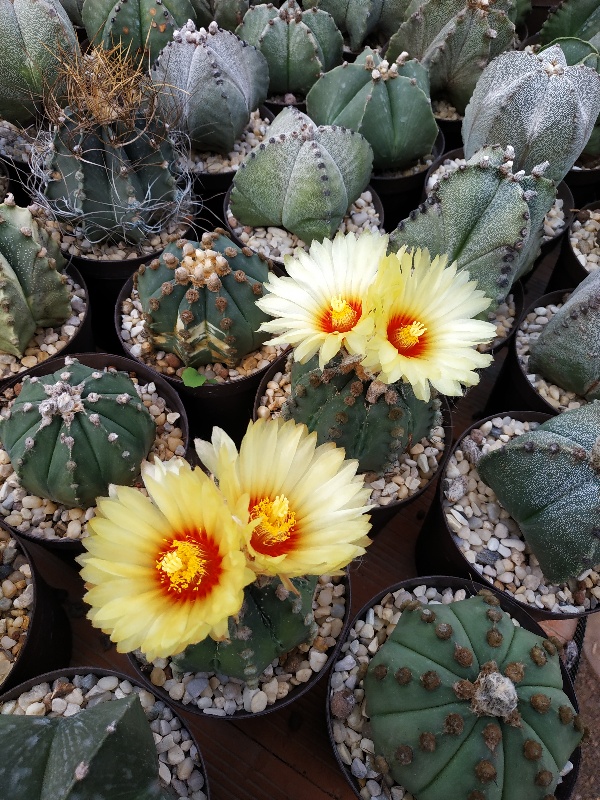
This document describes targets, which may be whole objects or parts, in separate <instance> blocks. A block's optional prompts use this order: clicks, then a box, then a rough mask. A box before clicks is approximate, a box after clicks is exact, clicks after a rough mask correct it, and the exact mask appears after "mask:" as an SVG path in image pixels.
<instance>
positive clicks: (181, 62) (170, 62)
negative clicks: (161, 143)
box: [151, 20, 269, 153]
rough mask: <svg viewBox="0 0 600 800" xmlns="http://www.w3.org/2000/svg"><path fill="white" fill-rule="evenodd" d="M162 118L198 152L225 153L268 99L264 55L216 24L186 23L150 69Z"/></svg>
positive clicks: (267, 73)
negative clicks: (176, 129) (188, 140)
mask: <svg viewBox="0 0 600 800" xmlns="http://www.w3.org/2000/svg"><path fill="white" fill-rule="evenodd" d="M151 75H152V80H153V81H154V83H155V84H156V85H157V88H158V91H159V93H158V108H159V113H160V115H161V116H162V118H163V119H169V120H177V123H176V124H177V127H178V128H179V129H181V130H183V131H184V132H185V133H186V134H187V135H188V136H189V138H190V143H191V145H192V147H194V148H196V149H197V150H212V151H216V152H218V153H229V152H230V151H231V150H233V146H234V144H235V141H236V140H237V139H239V138H240V136H241V135H242V133H243V131H244V128H245V127H246V125H247V124H248V122H249V120H250V114H251V113H252V111H254V110H255V109H256V108H258V106H259V105H260V104H261V103H262V102H263V101H264V100H265V99H266V97H267V90H268V86H269V72H268V66H267V62H266V60H265V57H264V56H263V55H262V53H260V52H259V51H258V50H257V49H256V48H255V47H252V46H250V45H248V44H247V43H246V42H243V41H242V40H241V39H239V38H238V37H237V36H236V35H235V34H234V33H231V32H229V31H225V30H222V29H221V28H219V27H218V25H217V23H216V22H211V23H210V24H209V25H208V29H207V30H206V29H204V28H200V30H196V27H195V25H194V23H193V22H192V21H191V20H188V21H187V23H186V24H185V25H184V26H183V27H182V28H181V30H179V31H176V32H175V34H174V40H173V41H172V42H169V44H168V45H167V46H166V47H165V48H164V50H162V51H161V53H160V55H159V57H158V59H157V60H156V62H155V63H154V65H153V67H152V70H151Z"/></svg>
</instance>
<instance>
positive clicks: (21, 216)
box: [0, 194, 71, 356]
mask: <svg viewBox="0 0 600 800" xmlns="http://www.w3.org/2000/svg"><path fill="white" fill-rule="evenodd" d="M64 265H65V259H64V258H63V256H62V254H61V252H60V247H59V245H58V244H57V243H56V242H55V241H54V240H53V239H51V238H50V237H49V236H48V235H47V233H46V231H45V230H44V229H43V228H40V227H39V226H38V224H37V222H36V221H35V219H34V218H33V217H32V215H31V212H30V211H28V210H27V209H26V208H20V207H19V206H17V205H16V203H15V202H14V200H13V197H12V195H10V194H9V195H8V197H7V198H6V199H5V201H4V203H2V205H0V350H2V351H3V352H5V353H11V354H12V355H17V356H21V355H23V353H24V352H25V348H26V347H27V345H28V344H29V342H30V340H31V338H32V336H33V334H34V332H35V329H36V328H37V327H38V326H41V327H53V326H55V325H61V324H62V323H63V322H64V321H65V320H66V319H67V318H68V317H69V315H70V313H71V303H70V295H69V289H68V287H67V283H66V277H65V276H64V275H63V273H62V269H63V267H64Z"/></svg>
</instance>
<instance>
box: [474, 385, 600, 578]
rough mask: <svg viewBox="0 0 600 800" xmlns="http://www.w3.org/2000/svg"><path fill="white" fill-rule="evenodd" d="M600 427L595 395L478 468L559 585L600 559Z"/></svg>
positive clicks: (516, 440)
mask: <svg viewBox="0 0 600 800" xmlns="http://www.w3.org/2000/svg"><path fill="white" fill-rule="evenodd" d="M599 431H600V401H598V400H595V401H594V402H592V403H588V404H587V405H584V406H582V407H581V408H577V409H573V410H570V411H564V412H563V413H562V414H559V415H558V416H557V417H553V418H551V419H549V420H547V421H546V422H544V423H543V424H542V425H540V426H539V427H538V428H537V429H536V430H534V431H530V432H529V433H525V434H522V435H521V436H517V437H515V438H514V439H512V440H511V441H510V442H508V443H507V444H505V445H504V446H503V447H502V448H500V449H499V450H495V451H493V452H490V453H488V454H487V455H485V456H483V458H482V459H481V460H480V461H479V464H478V466H477V471H478V473H479V475H480V477H481V480H482V481H484V482H485V483H487V484H488V485H489V486H491V488H492V489H493V490H494V492H495V493H496V495H497V497H498V499H499V501H500V502H501V503H502V505H503V506H504V507H505V508H506V510H507V511H508V513H509V514H511V516H512V517H514V519H515V520H516V521H517V523H518V524H519V527H520V528H521V532H522V533H523V536H524V537H525V540H526V541H527V543H528V544H529V546H530V548H531V550H532V552H533V554H534V555H535V556H536V558H537V560H538V561H539V564H540V567H541V569H542V572H543V573H544V575H545V576H546V577H547V578H548V579H549V580H550V581H551V582H552V583H557V582H558V583H561V582H564V581H566V580H568V579H569V578H573V577H576V576H577V575H579V574H580V573H581V572H583V571H584V570H585V569H588V568H590V567H595V566H596V565H597V564H599V563H600V502H599V499H600V437H599V436H598V432H599Z"/></svg>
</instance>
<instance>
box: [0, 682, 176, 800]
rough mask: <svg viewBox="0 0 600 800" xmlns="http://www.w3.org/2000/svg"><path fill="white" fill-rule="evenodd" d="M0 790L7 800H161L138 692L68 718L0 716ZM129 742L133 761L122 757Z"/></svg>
mask: <svg viewBox="0 0 600 800" xmlns="http://www.w3.org/2000/svg"><path fill="white" fill-rule="evenodd" d="M0 742H1V743H2V752H3V753H4V754H5V758H3V759H2V763H1V764H0V785H1V786H2V788H3V790H4V791H5V792H6V796H7V797H10V798H11V800H46V799H48V800H49V798H52V800H94V798H99V797H106V798H108V797H113V798H116V797H119V798H123V800H134V799H135V800H167V798H173V797H174V795H172V794H171V793H170V792H169V791H168V790H166V789H163V788H161V785H160V783H159V779H158V756H157V753H156V746H155V744H154V738H153V736H152V731H151V730H150V726H149V725H148V720H147V719H146V715H145V714H144V711H143V709H142V706H141V704H140V701H139V698H138V696H137V695H136V694H131V695H128V696H127V697H123V698H122V699H120V700H112V701H111V702H109V703H100V704H98V705H96V706H93V707H92V708H86V709H83V710H82V711H80V712H79V713H78V714H75V715H73V716H70V717H30V716H26V715H24V716H13V715H8V714H6V715H1V714H0ZM133 743H135V758H125V757H124V754H125V753H127V752H129V751H130V750H131V748H132V745H133Z"/></svg>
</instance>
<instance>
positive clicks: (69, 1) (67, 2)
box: [59, 0, 84, 28]
mask: <svg viewBox="0 0 600 800" xmlns="http://www.w3.org/2000/svg"><path fill="white" fill-rule="evenodd" d="M59 2H60V4H61V6H62V7H63V8H64V10H65V11H66V12H67V14H68V15H69V19H70V20H71V22H72V23H73V25H78V26H79V27H80V28H83V19H82V17H81V9H82V7H83V2H84V0H59Z"/></svg>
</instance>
